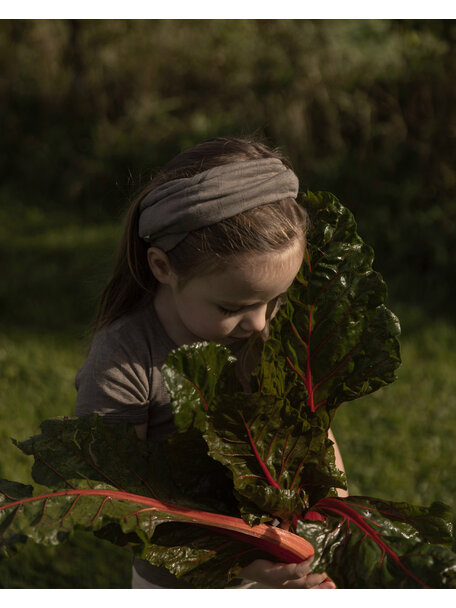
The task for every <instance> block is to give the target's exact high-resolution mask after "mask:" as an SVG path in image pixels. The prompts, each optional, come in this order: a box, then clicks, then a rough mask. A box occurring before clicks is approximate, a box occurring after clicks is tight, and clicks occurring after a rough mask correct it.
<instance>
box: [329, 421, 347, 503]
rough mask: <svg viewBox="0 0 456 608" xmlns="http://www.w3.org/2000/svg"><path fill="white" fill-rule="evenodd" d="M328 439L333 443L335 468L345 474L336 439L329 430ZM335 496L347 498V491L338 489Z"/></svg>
mask: <svg viewBox="0 0 456 608" xmlns="http://www.w3.org/2000/svg"><path fill="white" fill-rule="evenodd" d="M328 437H329V439H330V440H331V441H332V442H333V443H334V455H335V457H336V467H337V468H338V469H339V470H340V471H342V472H343V473H345V467H344V461H343V460H342V454H341V453H340V450H339V446H338V445H337V441H336V438H335V437H334V433H333V432H332V430H331V429H329V431H328ZM337 495H338V496H339V497H340V498H345V497H347V496H348V491H347V490H342V489H341V488H338V489H337Z"/></svg>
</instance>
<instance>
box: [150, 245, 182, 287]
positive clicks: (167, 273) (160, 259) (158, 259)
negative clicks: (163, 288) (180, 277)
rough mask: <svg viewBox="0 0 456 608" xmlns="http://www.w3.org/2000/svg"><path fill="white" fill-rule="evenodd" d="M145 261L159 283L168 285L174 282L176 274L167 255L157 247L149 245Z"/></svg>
mask: <svg viewBox="0 0 456 608" xmlns="http://www.w3.org/2000/svg"><path fill="white" fill-rule="evenodd" d="M147 262H148V264H149V268H150V270H151V272H152V274H153V275H154V277H155V278H156V279H157V281H158V282H159V283H164V284H166V285H170V284H172V283H174V282H175V280H176V274H175V273H174V271H173V270H172V268H171V264H170V262H169V259H168V256H167V255H166V253H165V252H164V251H162V250H161V249H158V247H150V248H149V249H148V250H147Z"/></svg>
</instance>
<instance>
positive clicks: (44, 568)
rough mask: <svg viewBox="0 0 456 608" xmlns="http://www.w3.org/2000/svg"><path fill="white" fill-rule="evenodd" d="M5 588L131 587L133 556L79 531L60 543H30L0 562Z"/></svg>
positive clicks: (1, 584) (0, 574)
mask: <svg viewBox="0 0 456 608" xmlns="http://www.w3.org/2000/svg"><path fill="white" fill-rule="evenodd" d="M0 581H1V583H0V588H2V589H128V588H130V587H131V555H130V553H129V551H128V550H127V549H123V548H121V547H117V546H116V545H113V544H111V543H109V542H108V541H104V540H101V539H97V538H95V537H94V536H93V535H92V534H90V533H87V532H83V531H77V532H75V533H74V535H73V536H72V538H70V539H69V540H68V541H66V542H65V543H63V544H61V545H57V546H43V545H36V544H33V543H27V545H26V546H24V547H22V548H21V549H19V551H18V553H17V554H16V555H14V556H13V557H11V558H9V559H8V560H4V561H3V562H1V563H0Z"/></svg>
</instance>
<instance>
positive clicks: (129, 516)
mask: <svg viewBox="0 0 456 608" xmlns="http://www.w3.org/2000/svg"><path fill="white" fill-rule="evenodd" d="M307 198H308V201H307V202H308V204H310V206H311V207H313V211H314V213H315V215H316V217H315V219H314V230H313V234H312V235H311V239H310V242H311V247H310V249H309V252H308V256H307V258H306V261H305V264H304V265H303V268H302V270H301V273H300V275H299V276H298V278H297V281H296V282H295V284H294V285H293V288H292V290H291V291H290V298H289V302H288V306H287V308H286V309H285V311H284V312H283V313H279V314H278V316H277V317H276V319H275V321H274V327H273V332H272V338H271V340H269V341H268V342H267V343H266V346H265V353H264V354H265V356H264V357H263V358H262V362H261V364H260V366H259V369H258V370H257V372H256V375H255V378H256V389H254V391H253V392H252V393H249V394H245V393H242V392H241V390H240V385H239V384H237V381H236V376H235V371H234V364H235V362H234V360H233V359H232V358H231V357H230V356H229V354H228V352H227V351H226V349H224V348H223V347H220V346H217V345H214V344H209V345H201V344H199V345H194V346H192V347H182V348H181V349H178V350H177V351H175V352H173V353H172V354H171V355H170V357H169V359H168V361H167V366H166V367H165V369H164V374H165V378H166V381H167V384H168V389H169V391H170V395H171V399H172V404H173V408H174V414H175V422H176V425H177V429H178V433H176V434H174V435H173V436H172V437H171V438H170V439H169V440H168V441H167V442H165V443H164V444H152V445H149V446H146V445H145V444H142V443H141V442H138V440H136V441H135V440H134V436H132V432H133V431H132V429H130V434H128V432H126V431H125V429H123V428H122V427H121V426H119V425H114V426H113V427H112V426H111V427H110V428H109V425H108V426H106V425H105V426H103V425H100V422H99V421H97V420H96V419H90V420H83V421H75V420H63V421H47V422H46V423H44V424H43V427H42V428H43V433H42V435H41V436H39V437H35V438H32V439H30V440H29V441H27V442H23V443H22V444H21V445H20V447H21V448H22V449H23V450H24V451H25V452H26V453H29V454H34V455H35V459H36V460H35V465H34V478H35V480H36V481H38V482H39V483H44V484H45V485H49V486H52V487H55V488H59V487H65V488H68V486H69V487H70V488H71V489H70V490H68V489H65V490H61V491H57V492H54V493H51V494H49V493H48V494H46V495H44V496H42V497H36V498H33V497H32V496H31V493H30V490H31V488H28V487H25V486H23V485H20V484H13V483H12V482H3V483H2V493H3V497H4V501H5V503H6V504H5V505H4V506H3V507H2V508H1V511H2V512H3V515H4V517H3V522H2V530H1V531H2V536H3V539H4V542H5V543H6V546H8V545H10V544H12V545H14V544H15V543H16V542H17V541H18V540H23V538H24V537H25V536H30V537H32V538H34V539H35V540H37V541H43V540H46V541H49V540H51V541H52V542H59V541H60V540H61V539H62V538H64V537H65V536H66V535H67V534H68V531H70V530H71V529H72V526H75V525H81V524H82V525H85V526H87V525H89V526H92V527H95V528H96V529H99V528H100V526H101V525H103V528H101V530H99V531H100V533H101V534H102V535H103V537H105V538H110V539H111V540H114V541H115V542H120V543H126V542H128V541H129V542H130V543H132V544H133V546H134V547H135V550H136V551H137V553H138V554H139V555H141V556H142V557H145V558H146V559H148V560H149V561H151V563H154V564H155V565H166V566H167V567H168V568H169V569H170V570H171V571H172V572H174V573H175V574H178V575H180V576H186V577H188V578H189V580H192V581H193V582H194V583H196V585H197V586H223V584H224V583H226V582H227V576H228V578H229V577H230V576H231V575H232V574H235V573H236V572H237V571H238V569H239V567H240V566H241V565H243V564H244V563H248V561H251V560H252V559H253V558H254V557H257V556H260V555H261V552H260V553H259V552H258V551H261V550H268V551H271V549H270V547H269V549H268V548H266V545H265V535H264V534H263V535H262V536H261V539H260V541H261V542H260V546H259V549H250V550H249V551H246V550H245V549H243V548H242V545H240V544H239V540H240V538H239V536H238V535H237V536H236V538H235V539H234V540H226V541H224V542H222V543H221V542H220V538H219V537H218V535H217V534H216V535H215V537H214V532H213V531H212V532H210V533H209V532H208V528H207V526H209V527H211V526H213V523H209V522H211V521H212V522H214V521H217V522H218V524H219V525H220V518H221V517H222V516H220V515H215V516H214V515H211V514H210V513H208V512H205V513H204V512H203V513H202V512H201V509H202V508H203V509H205V510H207V508H208V507H209V509H213V510H216V511H217V512H218V513H220V512H221V513H226V514H227V517H228V519H229V520H230V521H231V519H232V515H233V514H236V513H238V514H241V515H242V517H243V518H244V519H245V520H247V521H248V522H249V524H252V523H258V521H267V520H271V518H272V517H274V516H275V517H279V518H280V519H281V520H282V522H283V523H287V524H288V527H289V528H290V529H291V532H290V533H289V536H290V537H292V538H295V539H298V538H299V537H300V536H302V537H304V538H306V539H308V540H311V542H312V544H313V546H314V548H315V551H316V557H317V560H316V562H315V567H316V568H317V569H322V570H321V571H323V569H325V570H327V571H328V573H329V574H330V575H331V576H333V577H334V580H335V581H336V582H337V584H338V585H339V586H341V587H349V586H353V585H354V584H356V583H357V584H358V585H359V584H360V581H361V582H362V585H361V586H367V587H369V586H380V587H381V586H383V587H385V586H390V587H397V586H410V585H411V586H437V587H439V586H444V587H448V586H449V587H453V586H454V585H455V572H456V558H455V555H454V554H453V553H452V551H451V546H452V543H453V536H452V528H451V522H450V521H449V512H448V508H447V507H445V506H444V505H438V504H433V505H431V507H430V508H422V507H420V508H418V507H411V506H410V505H401V504H399V503H391V502H390V503H386V502H385V501H381V500H379V499H372V498H368V497H351V498H350V499H345V500H341V499H337V498H334V494H335V493H334V488H335V487H343V485H344V481H343V479H342V478H341V477H340V473H339V472H337V470H336V469H335V467H334V455H333V451H332V446H331V442H329V441H328V439H327V431H328V428H329V425H330V423H331V420H332V418H333V415H334V411H335V408H337V407H338V406H339V405H340V403H342V402H343V401H346V400H351V399H354V398H356V397H358V396H360V395H362V394H367V393H369V392H372V391H374V390H376V389H378V388H379V387H380V386H382V385H384V384H386V383H389V382H391V381H392V380H394V370H395V368H396V367H397V365H398V363H399V355H398V348H397V339H396V336H397V333H398V323H397V320H396V319H395V317H394V315H392V313H390V312H389V311H388V310H387V309H385V307H384V305H383V300H384V297H385V289H384V284H383V282H382V280H381V278H380V277H379V275H378V274H377V273H374V272H373V271H372V269H371V261H372V252H371V250H370V249H369V248H366V247H365V246H364V244H363V242H362V241H361V239H359V237H358V236H357V234H356V226H355V224H354V221H353V218H352V216H351V214H350V213H349V212H348V211H347V210H346V209H344V208H343V207H342V206H341V205H340V204H339V203H338V201H337V200H336V199H335V198H334V197H332V196H331V195H325V194H320V195H317V196H315V195H312V194H311V193H309V195H308V197H307ZM322 295H325V296H326V297H325V298H322V297H321V296H322ZM335 302H338V303H339V304H340V305H339V306H335V305H334V304H335ZM334 311H335V312H334ZM361 312H362V313H363V314H361ZM319 327H320V333H319V331H318V328H319ZM372 328H374V330H375V331H374V332H373V335H372ZM303 331H305V334H304V333H303ZM303 335H305V336H306V340H307V341H306V342H305V341H304V340H303V337H302V336H303ZM327 344H328V345H330V346H331V348H330V351H329V352H330V357H329V359H328V354H327V353H325V347H326V345H327ZM298 346H299V348H300V349H301V350H300V351H298ZM274 349H276V351H275V352H274ZM297 353H298V354H297ZM292 357H293V360H292ZM331 357H333V358H331ZM324 358H326V359H327V360H328V361H329V362H330V364H331V366H330V367H329V369H326V370H325V371H324V372H323V373H322V371H321V363H322V360H324ZM208 371H209V372H210V373H208ZM317 397H318V398H317ZM108 428H109V431H108ZM207 453H208V454H209V456H210V457H211V458H208V456H207ZM113 454H114V455H115V458H113V457H112V455H113ZM187 454H192V460H191V459H189V458H188V456H187ZM221 465H224V466H225V467H227V469H228V471H229V475H226V474H223V466H222V467H221ZM201 471H204V475H201ZM106 484H108V485H106ZM204 486H205V487H204ZM81 488H82V489H81ZM126 488H127V489H128V490H129V492H130V493H129V494H128V495H127V494H125V491H124V490H125V489H126ZM233 488H234V495H233ZM131 491H133V492H135V495H132V494H131ZM138 494H140V495H138ZM150 495H152V496H154V497H155V498H153V499H150V498H145V497H147V496H150ZM233 496H234V498H235V499H236V502H237V504H236V502H233ZM114 498H117V499H118V500H115V501H114V500H112V499H114ZM127 499H128V500H129V501H130V503H131V502H133V506H132V505H131V504H128V503H126V502H125V501H126V500H127ZM157 501H159V502H157ZM163 501H171V503H172V504H171V505H170V504H169V503H168V504H165V503H164V502H163ZM201 501H202V502H201ZM176 505H179V506H176ZM182 505H184V506H182ZM309 507H310V508H309ZM132 508H133V511H132ZM195 509H196V510H195ZM359 509H361V510H360V511H359ZM151 510H152V512H153V516H152V515H151ZM171 521H172V522H173V523H166V522H171ZM182 521H187V522H189V521H193V522H194V523H198V524H200V525H201V524H203V526H204V527H203V529H201V527H198V526H196V527H194V526H193V527H191V528H190V529H187V528H185V529H184V530H183V529H182V523H181V522H182ZM114 523H120V526H121V529H120V530H119V529H118V528H117V527H115V526H114V527H112V524H114ZM237 526H238V527H235V530H236V531H237V532H238V531H239V530H240V528H239V526H240V524H238V525H237ZM243 526H244V528H243V533H245V529H246V524H243ZM260 526H263V529H264V528H265V529H266V530H269V531H271V530H272V529H273V528H271V527H269V526H264V524H260ZM156 528H158V530H157V531H156ZM224 528H226V526H224ZM247 528H248V526H247ZM248 529H249V528H248ZM257 529H258V528H257V526H254V527H253V528H252V529H250V530H251V532H249V533H252V532H253V533H254V531H255V530H257ZM230 530H232V528H230ZM349 530H350V534H348V531H349ZM133 531H135V532H136V534H137V535H138V536H135V535H134V536H133V537H132V536H131V533H132V532H133ZM220 531H221V530H220V529H219V530H218V532H220ZM336 531H337V534H336ZM380 531H381V532H380ZM277 532H278V531H277ZM294 532H295V533H296V534H294ZM281 535H282V536H283V535H286V533H285V532H283V531H281ZM138 539H139V540H138ZM178 539H179V541H178ZM140 541H142V542H140ZM150 541H152V542H150ZM293 542H295V541H293ZM176 545H177V546H176ZM273 545H277V543H273ZM281 545H282V546H284V545H283V543H282V542H281ZM287 546H290V545H286V544H285V547H287ZM272 553H274V551H272ZM341 553H342V556H341ZM275 555H276V557H277V558H279V559H282V560H286V561H292V560H293V559H296V557H294V558H293V557H292V556H286V555H284V554H283V552H282V553H280V552H279V553H277V551H276V552H275ZM295 555H298V554H297V553H295ZM301 555H302V554H301ZM353 562H356V565H355V566H354V568H353V569H350V568H347V567H346V565H347V564H351V563H353Z"/></svg>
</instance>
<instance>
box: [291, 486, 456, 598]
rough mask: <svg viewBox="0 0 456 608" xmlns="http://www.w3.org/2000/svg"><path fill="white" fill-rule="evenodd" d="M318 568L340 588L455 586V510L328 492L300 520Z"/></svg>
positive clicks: (301, 533) (299, 523) (440, 504)
mask: <svg viewBox="0 0 456 608" xmlns="http://www.w3.org/2000/svg"><path fill="white" fill-rule="evenodd" d="M297 534H299V535H301V536H303V537H304V538H306V539H307V540H309V541H310V542H311V543H312V545H313V546H314V548H315V559H314V566H313V569H314V571H317V572H327V573H328V574H329V576H330V577H331V578H332V579H333V580H334V581H335V583H336V584H337V585H338V587H341V588H373V587H375V588H381V589H386V588H456V554H455V553H454V552H453V551H452V550H451V546H452V542H453V539H454V536H453V526H452V513H451V510H450V509H449V508H448V507H447V506H446V505H444V504H443V503H433V504H432V505H431V506H430V507H418V506H413V505H409V504H407V503H400V502H391V501H384V500H379V499H376V498H371V497H367V496H351V497H348V498H344V499H341V498H324V499H322V500H321V501H319V502H318V503H317V504H316V505H314V507H313V508H312V509H311V510H310V511H308V513H307V515H306V517H304V518H303V519H301V520H300V521H299V522H298V523H297Z"/></svg>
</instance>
